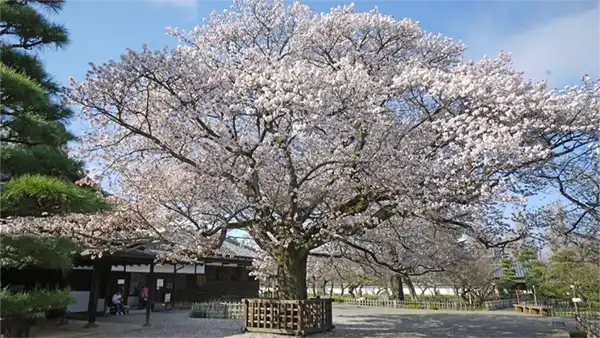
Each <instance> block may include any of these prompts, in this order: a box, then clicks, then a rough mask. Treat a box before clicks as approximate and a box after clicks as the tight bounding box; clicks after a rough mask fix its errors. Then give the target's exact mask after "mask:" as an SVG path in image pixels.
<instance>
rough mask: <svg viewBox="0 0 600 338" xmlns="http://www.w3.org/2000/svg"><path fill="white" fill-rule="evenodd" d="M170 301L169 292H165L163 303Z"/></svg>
mask: <svg viewBox="0 0 600 338" xmlns="http://www.w3.org/2000/svg"><path fill="white" fill-rule="evenodd" d="M170 302H171V294H170V293H165V303H170Z"/></svg>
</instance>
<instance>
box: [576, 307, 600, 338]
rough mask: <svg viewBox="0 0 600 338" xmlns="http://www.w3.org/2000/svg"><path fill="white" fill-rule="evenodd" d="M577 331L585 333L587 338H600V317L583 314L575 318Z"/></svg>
mask: <svg viewBox="0 0 600 338" xmlns="http://www.w3.org/2000/svg"><path fill="white" fill-rule="evenodd" d="M575 320H577V330H579V331H581V332H585V334H586V336H587V338H600V315H599V314H583V313H580V314H578V315H576V316H575Z"/></svg>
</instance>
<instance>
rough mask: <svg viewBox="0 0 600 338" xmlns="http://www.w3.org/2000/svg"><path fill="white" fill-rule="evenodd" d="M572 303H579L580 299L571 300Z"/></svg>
mask: <svg viewBox="0 0 600 338" xmlns="http://www.w3.org/2000/svg"><path fill="white" fill-rule="evenodd" d="M571 300H572V301H573V303H581V298H573V299H571Z"/></svg>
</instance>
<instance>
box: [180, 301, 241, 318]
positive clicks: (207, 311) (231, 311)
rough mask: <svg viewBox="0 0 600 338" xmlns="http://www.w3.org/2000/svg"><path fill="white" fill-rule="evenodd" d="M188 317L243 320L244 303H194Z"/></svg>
mask: <svg viewBox="0 0 600 338" xmlns="http://www.w3.org/2000/svg"><path fill="white" fill-rule="evenodd" d="M190 317H198V318H218V319H242V318H244V303H242V302H239V303H227V302H209V303H194V304H192V309H191V310H190Z"/></svg>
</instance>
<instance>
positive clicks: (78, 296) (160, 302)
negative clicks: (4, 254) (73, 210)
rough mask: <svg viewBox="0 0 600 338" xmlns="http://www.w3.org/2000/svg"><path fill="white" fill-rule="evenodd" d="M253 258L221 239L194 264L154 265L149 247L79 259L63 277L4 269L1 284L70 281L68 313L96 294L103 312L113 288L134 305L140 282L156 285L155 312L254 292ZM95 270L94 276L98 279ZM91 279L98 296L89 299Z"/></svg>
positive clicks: (15, 285)
mask: <svg viewBox="0 0 600 338" xmlns="http://www.w3.org/2000/svg"><path fill="white" fill-rule="evenodd" d="M254 257H255V252H254V251H253V250H251V249H249V248H247V247H244V246H243V245H241V244H239V243H237V242H235V241H233V240H225V241H224V242H223V244H222V246H221V247H220V248H219V249H218V250H216V251H215V254H214V255H212V256H211V257H204V258H202V259H200V260H199V261H198V262H197V264H163V265H158V264H156V265H155V264H153V262H154V258H155V255H154V254H153V253H152V252H151V251H150V250H137V251H129V252H123V253H115V254H111V255H104V256H102V258H99V259H94V260H91V259H89V258H86V257H79V258H78V259H77V260H76V261H75V265H74V267H73V269H72V270H71V271H68V272H67V273H66V275H63V274H61V273H60V272H59V271H53V270H44V269H39V268H35V269H34V268H27V269H22V270H13V269H11V270H7V271H3V273H2V285H3V286H6V285H11V288H12V289H15V290H19V289H31V288H34V287H36V286H42V287H61V288H64V287H65V286H67V285H68V287H69V288H70V292H71V295H72V296H73V297H74V298H75V300H76V303H75V304H72V305H69V307H68V309H67V311H68V312H88V311H89V310H91V309H92V308H93V304H90V302H91V301H92V298H95V299H96V300H95V301H94V302H96V312H99V313H103V312H104V311H105V310H106V307H107V306H108V303H106V302H105V300H110V299H111V296H112V294H114V293H115V292H116V291H120V292H121V293H122V294H123V296H124V297H123V299H124V303H125V304H126V305H129V306H130V307H131V308H132V309H135V308H137V307H138V304H139V294H140V290H141V288H143V287H144V286H148V287H151V286H153V287H154V290H153V291H154V292H152V291H151V292H149V294H150V297H151V298H152V300H153V302H154V308H155V310H156V307H157V306H158V308H159V309H160V308H163V307H167V308H173V307H187V306H189V305H191V304H192V303H194V302H202V301H210V300H217V299H218V300H232V301H239V300H241V299H242V298H247V297H256V296H258V291H259V285H258V281H257V280H256V279H255V278H254V277H253V276H251V275H250V274H249V272H250V266H251V264H252V259H253V258H254ZM94 273H96V274H98V275H97V276H96V278H94ZM95 281H96V282H97V283H98V285H96V286H95V287H96V288H97V289H96V290H97V291H96V293H97V297H92V290H93V289H94V282H95ZM90 305H92V306H90Z"/></svg>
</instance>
